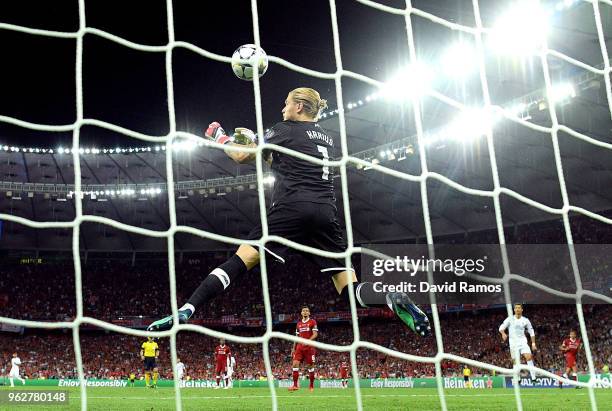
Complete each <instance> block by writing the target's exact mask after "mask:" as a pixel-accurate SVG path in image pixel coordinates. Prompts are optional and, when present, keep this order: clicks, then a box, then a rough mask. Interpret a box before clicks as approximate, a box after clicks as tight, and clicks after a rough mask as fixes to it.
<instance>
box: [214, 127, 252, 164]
mask: <svg viewBox="0 0 612 411" xmlns="http://www.w3.org/2000/svg"><path fill="white" fill-rule="evenodd" d="M204 136H205V137H206V138H208V139H210V140H213V141H214V142H215V143H218V144H223V145H228V146H233V147H248V148H257V135H256V134H255V133H253V131H251V130H249V129H248V128H244V127H237V128H236V129H235V133H234V135H233V136H232V137H230V136H228V135H227V134H225V130H224V129H223V127H221V124H219V123H218V122H216V121H213V122H212V123H210V124H209V126H208V128H207V129H206V132H205V133H204ZM225 154H227V156H228V157H229V158H231V159H232V160H234V161H235V162H236V163H238V164H246V163H252V162H253V161H255V158H256V157H257V154H256V153H246V152H243V151H235V150H225Z"/></svg>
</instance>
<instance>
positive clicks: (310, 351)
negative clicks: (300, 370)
mask: <svg viewBox="0 0 612 411" xmlns="http://www.w3.org/2000/svg"><path fill="white" fill-rule="evenodd" d="M316 351H317V350H315V348H314V347H310V346H308V345H302V344H298V345H297V346H296V347H295V352H294V353H293V361H299V362H304V363H306V364H308V365H312V364H314V362H315V354H316Z"/></svg>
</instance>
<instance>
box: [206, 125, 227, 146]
mask: <svg viewBox="0 0 612 411" xmlns="http://www.w3.org/2000/svg"><path fill="white" fill-rule="evenodd" d="M204 136H205V137H206V138H208V139H209V140H212V141H214V142H215V143H219V144H227V143H231V142H232V138H231V137H230V136H228V135H226V134H225V130H223V127H221V124H219V123H217V122H216V121H213V122H212V123H210V124H209V125H208V128H207V129H206V132H204Z"/></svg>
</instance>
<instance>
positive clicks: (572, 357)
mask: <svg viewBox="0 0 612 411" xmlns="http://www.w3.org/2000/svg"><path fill="white" fill-rule="evenodd" d="M581 346H582V341H580V338H577V337H576V331H574V330H571V331H570V333H569V338H566V339H565V340H563V343H562V344H561V347H560V348H561V351H562V352H563V354H564V355H565V377H566V378H569V379H570V380H574V381H576V382H577V381H578V367H577V366H576V354H578V350H579V349H580V347H581ZM570 371H571V372H572V373H571V374H570ZM576 388H579V387H578V386H576Z"/></svg>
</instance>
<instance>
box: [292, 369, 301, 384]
mask: <svg viewBox="0 0 612 411" xmlns="http://www.w3.org/2000/svg"><path fill="white" fill-rule="evenodd" d="M298 378H300V371H299V370H298V369H297V368H294V369H293V386H294V387H298Z"/></svg>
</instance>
